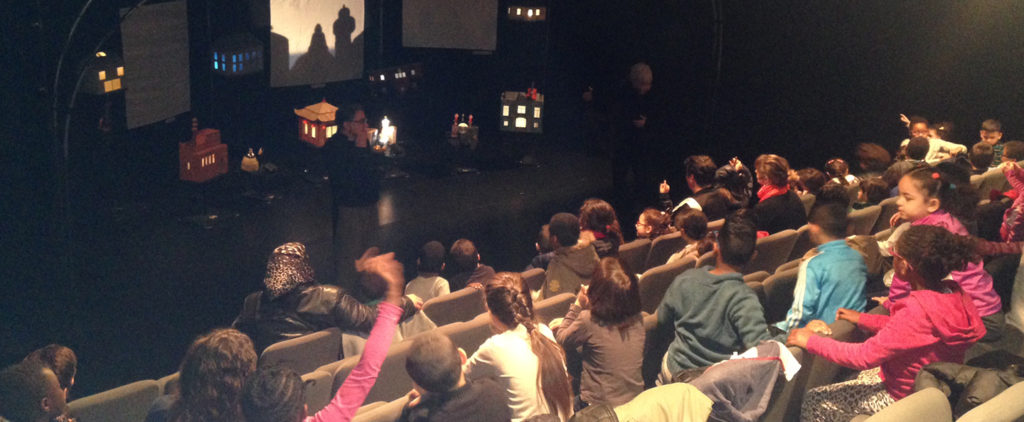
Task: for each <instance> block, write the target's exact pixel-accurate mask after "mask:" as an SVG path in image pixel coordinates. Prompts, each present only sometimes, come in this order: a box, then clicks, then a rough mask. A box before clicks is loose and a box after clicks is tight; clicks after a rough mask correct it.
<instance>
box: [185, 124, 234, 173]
mask: <svg viewBox="0 0 1024 422" xmlns="http://www.w3.org/2000/svg"><path fill="white" fill-rule="evenodd" d="M227 172H228V146H227V145H225V144H222V143H220V131H219V130H217V129H203V130H199V123H198V122H197V121H196V119H192V139H190V140H188V141H185V142H181V143H178V178H180V179H181V180H184V181H188V182H198V183H201V182H205V181H208V180H210V179H213V178H215V177H217V176H220V175H222V174H224V173H227Z"/></svg>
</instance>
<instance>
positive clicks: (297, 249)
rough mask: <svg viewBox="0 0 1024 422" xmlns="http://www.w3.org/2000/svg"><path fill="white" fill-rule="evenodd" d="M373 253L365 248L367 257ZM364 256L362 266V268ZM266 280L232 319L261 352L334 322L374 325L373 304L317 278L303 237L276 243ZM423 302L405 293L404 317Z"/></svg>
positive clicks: (351, 327) (348, 326) (361, 327)
mask: <svg viewBox="0 0 1024 422" xmlns="http://www.w3.org/2000/svg"><path fill="white" fill-rule="evenodd" d="M367 252H368V253H369V252H370V251H367ZM368 256H369V255H367V254H364V258H363V259H365V258H367V257H368ZM360 262H362V260H360V261H359V262H357V263H356V264H357V265H356V267H357V270H359V271H362V268H360V267H359V266H360V265H361V264H360ZM263 284H264V289H263V290H261V291H258V292H255V293H252V294H250V295H249V296H247V297H246V298H245V303H244V304H243V305H242V312H241V313H240V314H239V315H238V317H237V318H235V322H234V323H233V324H232V325H231V326H232V327H234V328H236V329H238V330H240V331H242V332H244V333H246V334H248V335H249V336H250V337H251V338H252V339H253V341H254V342H255V344H256V351H257V352H258V353H262V352H263V349H266V348H267V346H270V345H271V344H274V343H277V342H279V341H283V340H288V339H292V338H296V337H299V336H303V335H306V334H310V333H314V332H317V331H320V330H324V329H327V328H331V327H338V328H340V329H342V330H345V331H357V332H361V333H368V332H369V331H370V329H371V328H373V321H374V319H376V314H375V312H376V311H375V310H374V309H373V308H371V307H369V306H366V305H364V304H362V303H360V302H359V301H358V300H356V299H355V298H353V297H352V296H349V295H348V294H346V293H345V291H344V290H342V289H341V288H339V287H337V286H332V285H326V284H318V283H316V281H315V278H314V276H313V268H312V267H311V266H310V265H309V256H308V255H307V254H306V246H305V245H303V244H302V243H298V242H289V243H285V244H283V245H281V246H278V247H277V248H275V249H274V252H273V253H272V254H271V255H270V259H269V260H268V262H267V274H266V276H265V277H264V278H263ZM422 304H423V303H422V300H420V298H418V297H416V296H415V295H410V296H407V297H406V298H404V299H403V305H402V308H403V309H404V310H405V313H404V314H403V317H404V318H409V317H411V316H412V315H413V314H415V313H416V310H417V309H418V308H419V307H420V306H422Z"/></svg>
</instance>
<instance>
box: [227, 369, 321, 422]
mask: <svg viewBox="0 0 1024 422" xmlns="http://www.w3.org/2000/svg"><path fill="white" fill-rule="evenodd" d="M305 387H306V385H305V383H303V382H302V377H300V376H299V374H297V373H295V371H293V370H291V369H289V368H283V367H270V368H261V369H260V370H258V371H256V372H255V373H253V374H252V376H250V377H249V378H248V379H247V380H246V381H245V386H244V387H243V389H242V398H241V403H242V411H243V412H244V414H245V421H246V422H278V421H297V420H300V419H301V418H302V415H303V413H304V410H305V404H306V390H305Z"/></svg>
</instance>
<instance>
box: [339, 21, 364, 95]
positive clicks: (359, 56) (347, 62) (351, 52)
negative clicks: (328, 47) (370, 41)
mask: <svg viewBox="0 0 1024 422" xmlns="http://www.w3.org/2000/svg"><path fill="white" fill-rule="evenodd" d="M355 30H356V20H355V18H353V17H352V12H351V10H349V8H348V6H345V5H342V6H341V9H340V10H338V19H337V20H335V21H334V56H335V58H336V61H337V63H338V69H339V71H340V72H341V78H342V79H355V78H359V77H361V76H362V74H363V37H362V34H359V36H357V37H356V38H355V40H353V39H352V33H353V32H355Z"/></svg>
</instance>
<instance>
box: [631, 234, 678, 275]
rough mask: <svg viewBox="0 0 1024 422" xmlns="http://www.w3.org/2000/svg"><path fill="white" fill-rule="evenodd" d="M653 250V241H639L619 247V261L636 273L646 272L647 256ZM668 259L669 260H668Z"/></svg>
mask: <svg viewBox="0 0 1024 422" xmlns="http://www.w3.org/2000/svg"><path fill="white" fill-rule="evenodd" d="M650 250H651V239H637V240H634V241H632V242H629V243H627V244H625V245H622V246H619V261H622V263H623V264H625V265H626V268H629V270H630V271H632V272H634V273H638V274H639V273H641V272H643V271H644V264H645V263H646V262H647V254H648V252H649V251H650ZM666 259H668V258H666Z"/></svg>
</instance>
